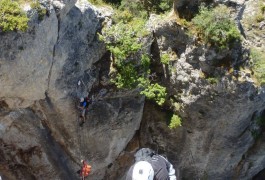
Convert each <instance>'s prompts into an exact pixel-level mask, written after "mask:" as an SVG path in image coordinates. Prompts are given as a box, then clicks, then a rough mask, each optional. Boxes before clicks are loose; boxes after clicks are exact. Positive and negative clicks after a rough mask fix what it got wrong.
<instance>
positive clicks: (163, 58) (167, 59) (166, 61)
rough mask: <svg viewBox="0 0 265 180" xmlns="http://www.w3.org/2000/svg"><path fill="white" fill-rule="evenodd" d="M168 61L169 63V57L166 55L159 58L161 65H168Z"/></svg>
mask: <svg viewBox="0 0 265 180" xmlns="http://www.w3.org/2000/svg"><path fill="white" fill-rule="evenodd" d="M169 61H170V57H169V55H168V54H162V56H161V63H162V64H167V65H168V64H169Z"/></svg>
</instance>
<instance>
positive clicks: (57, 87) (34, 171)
mask: <svg viewBox="0 0 265 180" xmlns="http://www.w3.org/2000/svg"><path fill="white" fill-rule="evenodd" d="M204 2H206V3H212V1H204ZM174 3H175V4H174V7H175V12H177V13H178V15H179V17H185V18H187V19H189V18H191V17H193V15H194V13H196V12H197V10H198V5H199V4H200V3H201V1H182V0H180V1H175V2H174ZM214 3H224V4H226V5H227V6H229V7H230V8H232V9H233V10H234V11H233V15H234V17H235V20H236V21H237V24H238V27H239V28H240V27H241V28H242V29H241V33H242V35H243V36H244V37H245V39H243V41H242V43H241V44H240V46H238V47H237V48H234V49H232V51H225V52H216V51H215V50H214V49H209V48H206V47H204V46H203V45H199V44H198V43H196V42H195V39H193V38H191V37H189V36H187V35H186V34H185V28H183V27H182V26H181V25H180V23H178V20H179V19H178V18H179V17H175V16H171V17H168V18H164V19H163V21H162V20H161V18H157V17H156V16H155V15H152V16H151V17H150V20H149V23H148V24H147V26H148V29H149V30H150V31H152V32H153V35H154V41H153V44H152V46H151V49H150V52H151V54H152V55H153V56H152V57H153V60H154V61H155V63H156V66H155V67H153V68H154V69H152V70H153V71H154V70H155V71H157V74H158V75H159V76H161V77H159V78H160V80H162V81H163V83H164V85H165V86H167V88H168V94H169V97H170V98H173V99H174V101H176V106H178V110H176V111H177V113H178V114H179V115H180V116H181V117H182V119H183V122H182V127H179V128H177V129H175V130H170V129H169V128H168V124H169V121H170V118H171V116H172V112H171V111H169V110H168V109H167V108H168V107H167V106H165V107H164V108H161V107H158V106H156V105H154V104H153V103H152V102H149V101H147V102H146V103H144V102H145V100H144V98H143V97H141V96H139V95H138V92H136V91H121V90H117V89H116V88H115V87H113V85H111V84H110V83H109V79H108V73H109V67H110V59H109V57H110V55H109V53H108V52H107V51H106V49H105V45H104V44H103V43H102V42H100V41H99V40H98V38H97V32H100V31H101V28H102V23H103V22H104V21H108V20H109V18H110V16H111V13H112V9H109V8H107V7H105V8H98V7H94V6H93V5H91V4H89V3H88V2H87V1H86V0H78V1H74V0H72V1H71V0H68V1H66V0H65V1H41V5H42V6H43V7H45V8H46V9H47V10H48V13H47V14H46V16H45V17H44V19H43V20H39V19H38V15H37V14H36V12H34V10H29V11H28V15H29V16H30V17H31V19H30V23H29V29H28V31H27V32H25V33H22V32H7V33H3V32H1V33H0V52H1V53H0V135H1V136H0V176H2V178H3V179H27V180H28V179H78V175H77V173H76V171H77V170H78V169H79V165H80V160H81V159H87V160H88V162H89V163H90V164H91V165H92V173H91V175H90V179H110V180H112V179H124V176H125V174H126V170H127V169H128V168H129V166H130V165H131V164H132V163H133V154H134V152H135V151H136V150H137V149H139V148H140V147H150V148H152V149H154V150H156V151H157V152H158V153H160V154H164V155H166V156H167V157H168V159H169V160H170V162H171V163H172V164H173V165H174V167H175V168H176V170H177V171H178V176H179V178H180V179H251V178H253V177H254V178H257V179H258V178H262V177H263V176H264V175H263V174H264V169H265V167H264V166H265V154H264V152H265V151H264V149H265V143H264V127H263V128H262V127H259V126H258V124H257V122H256V121H257V118H259V117H264V109H265V103H264V102H265V94H264V89H263V88H262V87H261V88H259V87H257V86H255V84H254V82H253V79H252V78H251V77H250V75H249V74H248V73H246V72H241V73H240V74H239V75H238V76H237V77H236V76H235V75H234V74H233V73H230V72H229V71H228V69H229V68H233V67H235V66H236V65H238V64H240V63H248V60H249V59H248V55H249V54H248V49H249V47H250V46H251V45H254V46H257V47H260V48H264V47H263V44H264V43H262V42H263V39H262V33H261V34H258V35H255V34H257V27H256V26H249V24H248V23H249V21H248V18H249V16H248V15H247V14H248V12H250V11H253V9H255V8H256V6H255V3H253V1H214ZM171 15H172V14H171ZM258 28H261V29H260V30H261V31H262V32H263V29H264V26H263V25H262V23H260V26H259V27H258ZM253 37H255V38H256V39H255V38H253ZM162 53H169V54H170V57H171V60H172V61H171V64H170V65H171V66H172V67H171V68H172V69H171V70H172V71H171V72H170V71H169V68H168V66H163V67H162V65H161V63H159V61H160V55H161V54H162ZM244 57H247V58H244ZM223 60H224V61H228V60H229V62H230V63H229V64H225V65H224V64H219V63H218V62H219V61H223ZM203 74H213V75H218V76H219V77H220V78H218V79H217V81H216V82H214V83H211V82H209V81H207V80H206V77H204V75H203ZM79 81H80V83H81V85H77V84H78V82H79ZM86 95H88V96H89V97H93V100H94V101H93V103H92V104H91V105H90V107H89V111H88V112H87V115H86V119H87V120H86V122H85V124H84V126H83V127H79V125H78V122H77V120H78V115H79V112H78V111H77V109H76V105H77V103H78V98H80V97H82V96H86ZM140 125H141V126H140ZM255 133H258V134H259V135H260V137H259V138H258V139H256V137H255Z"/></svg>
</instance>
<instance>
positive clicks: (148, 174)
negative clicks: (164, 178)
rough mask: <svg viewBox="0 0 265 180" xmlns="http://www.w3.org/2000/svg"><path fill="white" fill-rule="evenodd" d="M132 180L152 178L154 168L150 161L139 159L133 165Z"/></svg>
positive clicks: (149, 179)
mask: <svg viewBox="0 0 265 180" xmlns="http://www.w3.org/2000/svg"><path fill="white" fill-rule="evenodd" d="M132 179H133V180H153V179H154V170H153V168H152V166H151V164H150V163H148V162H146V161H139V162H137V163H136V164H135V165H134V167H133V173H132Z"/></svg>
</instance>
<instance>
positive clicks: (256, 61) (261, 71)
mask: <svg viewBox="0 0 265 180" xmlns="http://www.w3.org/2000/svg"><path fill="white" fill-rule="evenodd" d="M250 57H251V59H252V61H253V67H252V68H253V71H254V75H255V77H256V78H257V83H258V84H259V85H264V84H265V54H264V52H262V51H260V50H258V49H256V48H251V49H250Z"/></svg>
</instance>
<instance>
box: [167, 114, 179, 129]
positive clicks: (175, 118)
mask: <svg viewBox="0 0 265 180" xmlns="http://www.w3.org/2000/svg"><path fill="white" fill-rule="evenodd" d="M179 126H181V118H180V117H179V116H178V115H175V114H173V116H172V118H171V121H170V124H169V128H170V129H174V128H177V127H179Z"/></svg>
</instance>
